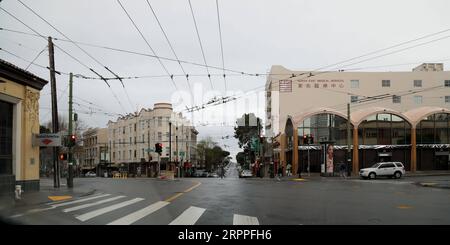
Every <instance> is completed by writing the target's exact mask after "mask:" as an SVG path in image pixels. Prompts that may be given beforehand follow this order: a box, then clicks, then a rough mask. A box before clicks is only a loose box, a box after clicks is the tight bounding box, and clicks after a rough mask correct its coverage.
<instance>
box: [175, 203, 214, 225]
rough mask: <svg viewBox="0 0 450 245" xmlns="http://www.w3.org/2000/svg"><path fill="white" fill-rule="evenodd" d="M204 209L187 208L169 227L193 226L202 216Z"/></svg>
mask: <svg viewBox="0 0 450 245" xmlns="http://www.w3.org/2000/svg"><path fill="white" fill-rule="evenodd" d="M205 210H206V209H204V208H198V207H192V206H191V207H189V208H188V209H186V210H185V211H184V212H183V213H182V214H180V216H178V217H177V218H176V219H175V220H174V221H172V222H170V224H169V225H194V224H195V222H197V220H198V219H199V218H200V216H202V214H203V213H204V212H205Z"/></svg>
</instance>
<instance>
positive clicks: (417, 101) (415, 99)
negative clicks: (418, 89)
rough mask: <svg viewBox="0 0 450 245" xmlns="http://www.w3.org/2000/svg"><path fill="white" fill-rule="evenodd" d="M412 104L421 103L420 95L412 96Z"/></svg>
mask: <svg viewBox="0 0 450 245" xmlns="http://www.w3.org/2000/svg"><path fill="white" fill-rule="evenodd" d="M414 104H416V105H420V104H422V96H421V95H415V96H414Z"/></svg>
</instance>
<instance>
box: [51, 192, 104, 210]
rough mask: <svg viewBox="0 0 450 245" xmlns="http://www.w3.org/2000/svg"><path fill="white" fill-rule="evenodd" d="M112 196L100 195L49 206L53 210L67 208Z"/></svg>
mask: <svg viewBox="0 0 450 245" xmlns="http://www.w3.org/2000/svg"><path fill="white" fill-rule="evenodd" d="M110 195H111V194H102V195H98V196H93V197H87V198H81V199H78V200H75V201H68V202H62V203H57V204H52V203H50V204H49V205H51V206H52V207H53V208H57V207H63V206H67V205H71V204H75V203H80V202H87V201H90V200H94V199H98V198H102V197H107V196H110Z"/></svg>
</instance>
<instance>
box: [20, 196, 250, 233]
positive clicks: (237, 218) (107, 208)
mask: <svg viewBox="0 0 450 245" xmlns="http://www.w3.org/2000/svg"><path fill="white" fill-rule="evenodd" d="M122 198H126V196H124V195H119V196H115V195H112V194H106V193H100V194H97V195H95V196H89V197H84V198H80V199H77V200H72V201H62V202H57V203H49V204H46V205H49V206H50V207H49V208H45V209H40V211H45V210H50V209H55V208H59V207H63V209H61V210H60V211H61V212H63V213H70V212H74V211H78V210H82V209H87V208H89V207H94V206H100V205H102V204H103V205H102V206H100V207H98V208H97V209H95V210H88V211H86V213H82V214H78V215H76V216H75V218H76V219H77V220H79V221H81V222H85V221H87V220H91V219H94V218H96V217H98V216H100V215H103V214H106V213H110V214H109V215H108V217H110V218H111V219H109V221H108V222H109V223H108V222H107V225H131V224H134V223H136V222H137V221H139V220H142V219H144V218H146V217H149V218H151V216H152V214H154V213H155V212H157V211H158V210H163V209H164V208H166V207H167V206H168V205H169V204H171V203H170V202H166V201H157V202H155V203H151V204H146V205H148V206H139V208H136V209H134V210H133V208H127V209H124V212H126V214H125V215H124V216H119V215H116V213H115V212H112V211H114V210H117V209H120V208H123V207H126V206H130V205H132V204H135V203H138V202H141V201H143V200H145V199H144V198H133V199H130V200H127V201H123V200H122V201H121V202H119V203H116V204H113V203H110V202H113V201H116V200H119V199H122ZM69 205H71V206H69ZM179 211H181V210H179ZM205 211H206V209H205V208H201V207H195V206H190V207H188V208H187V209H185V210H184V211H183V212H182V213H181V214H180V215H178V216H177V217H176V218H175V219H173V220H166V222H167V223H169V222H170V223H169V225H195V224H196V223H197V222H198V220H199V219H200V217H202V216H203V215H204V214H205ZM121 213H123V212H121ZM16 216H18V215H16ZM94 220H95V219H94ZM103 220H104V219H103ZM111 220H112V221H111ZM162 222H164V221H162ZM219 222H220V221H219ZM94 223H98V222H95V221H94ZM167 223H166V224H167ZM233 225H259V220H258V218H257V217H253V216H246V215H242V214H233Z"/></svg>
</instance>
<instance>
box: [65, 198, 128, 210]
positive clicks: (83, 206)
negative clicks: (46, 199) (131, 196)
mask: <svg viewBox="0 0 450 245" xmlns="http://www.w3.org/2000/svg"><path fill="white" fill-rule="evenodd" d="M124 197H125V196H115V197H111V198H108V199H104V200H100V201H97V202H92V203H86V204H83V205H79V206H75V207H71V208H66V209H64V210H63V212H64V213H67V212H73V211H76V210H80V209H83V208H88V207H92V206H96V205H100V204H102V203H107V202H112V201H115V200H117V199H120V198H124Z"/></svg>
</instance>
